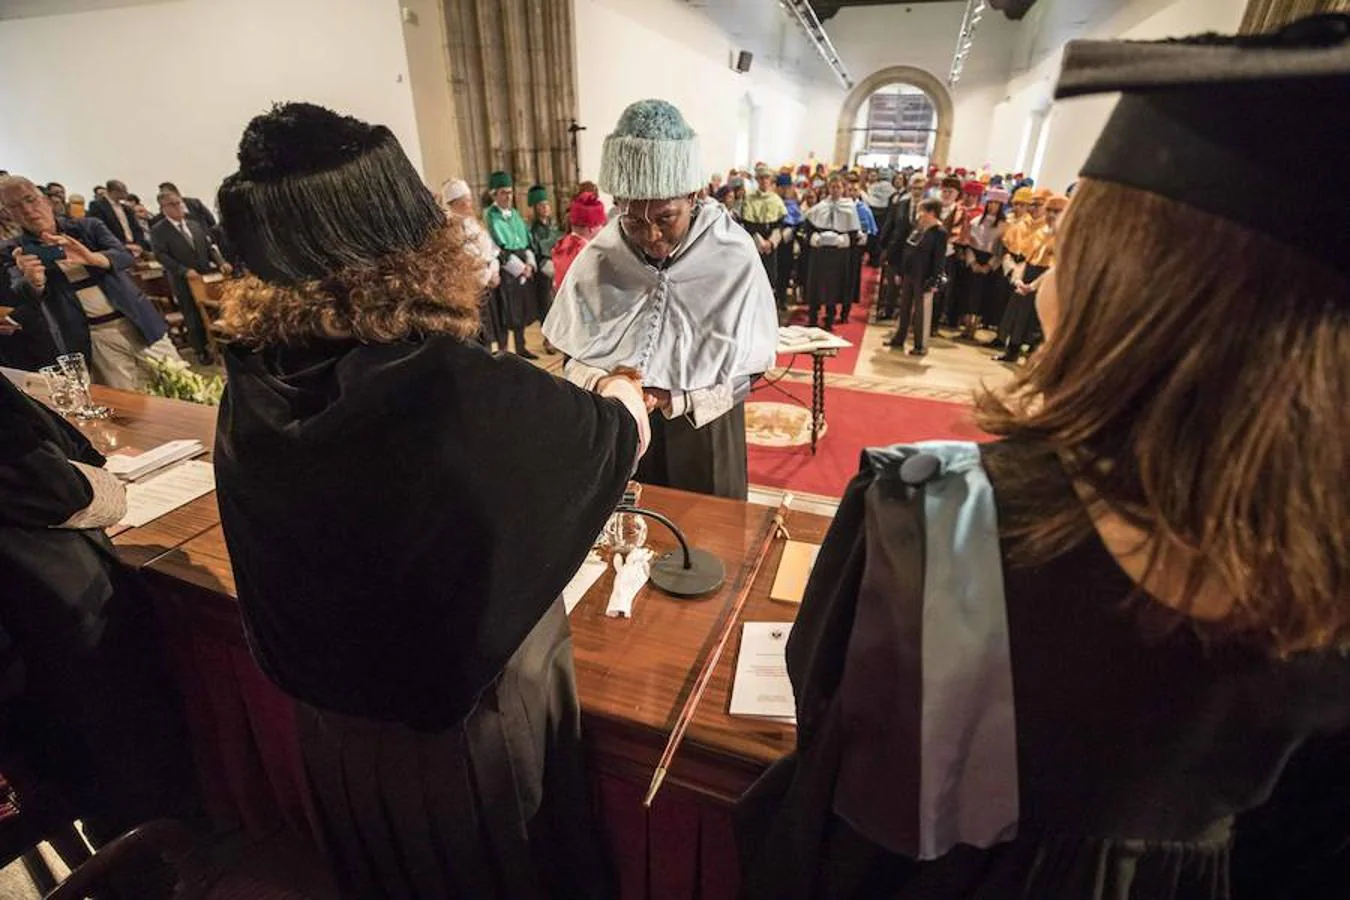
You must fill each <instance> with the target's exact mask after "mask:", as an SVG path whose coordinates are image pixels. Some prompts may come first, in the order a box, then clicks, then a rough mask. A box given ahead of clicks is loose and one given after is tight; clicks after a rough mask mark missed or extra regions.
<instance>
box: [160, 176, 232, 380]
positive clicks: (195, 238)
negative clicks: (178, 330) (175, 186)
mask: <svg viewBox="0 0 1350 900" xmlns="http://www.w3.org/2000/svg"><path fill="white" fill-rule="evenodd" d="M198 202H199V203H200V201H198ZM159 212H160V219H159V222H158V223H157V224H156V225H155V226H154V228H152V229H151V231H150V243H151V246H152V247H153V248H154V251H155V259H157V260H159V262H160V265H162V266H164V273H165V274H166V275H168V276H169V284H170V286H171V287H172V288H173V297H174V299H175V300H176V301H178V309H179V311H180V312H182V314H183V324H184V325H185V326H187V332H188V340H189V341H190V342H191V343H192V349H193V350H194V351H196V353H197V360H198V361H199V362H209V361H210V358H211V353H210V344H209V342H208V341H207V338H206V323H205V322H204V321H202V315H201V310H200V309H199V308H198V307H197V302H196V300H195V299H194V298H193V296H192V282H193V281H200V280H201V277H202V276H203V275H205V274H206V273H208V272H221V273H223V274H225V275H228V274H230V266H229V265H228V264H227V263H226V262H225V260H224V258H223V257H222V256H221V255H220V250H219V249H218V248H217V247H216V245H215V244H213V243H212V242H211V237H210V235H209V234H208V233H207V230H206V228H205V227H204V226H203V225H202V223H201V222H199V221H197V220H195V219H193V218H192V214H191V212H190V211H189V210H188V207H187V200H186V199H185V198H184V197H183V196H181V195H180V194H178V193H177V192H176V191H161V192H160V195H159Z"/></svg>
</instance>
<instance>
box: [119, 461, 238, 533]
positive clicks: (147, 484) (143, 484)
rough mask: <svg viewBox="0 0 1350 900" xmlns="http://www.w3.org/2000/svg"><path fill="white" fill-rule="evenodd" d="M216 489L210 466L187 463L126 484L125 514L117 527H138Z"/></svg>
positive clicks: (212, 470) (214, 475) (213, 473)
mask: <svg viewBox="0 0 1350 900" xmlns="http://www.w3.org/2000/svg"><path fill="white" fill-rule="evenodd" d="M215 489H216V471H215V469H214V468H212V466H211V464H210V463H207V462H200V461H196V460H190V461H188V462H185V463H183V464H182V465H179V466H175V467H174V468H172V469H170V470H169V471H167V472H164V473H163V474H160V475H156V476H155V477H154V478H147V479H146V480H145V481H138V482H135V483H133V484H129V485H127V514H126V516H125V517H124V518H123V519H122V521H121V522H119V523H118V524H119V525H125V526H127V527H128V528H139V527H141V526H142V525H145V524H146V523H148V522H153V521H154V520H155V519H158V518H159V517H160V516H162V515H164V514H166V513H170V512H173V511H174V510H175V509H177V508H178V507H180V506H183V505H184V504H187V503H190V502H192V501H193V500H196V499H197V498H198V497H200V496H202V495H203V494H209V493H210V492H211V491H214V490H215Z"/></svg>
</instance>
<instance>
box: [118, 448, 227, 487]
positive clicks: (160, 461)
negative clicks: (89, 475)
mask: <svg viewBox="0 0 1350 900" xmlns="http://www.w3.org/2000/svg"><path fill="white" fill-rule="evenodd" d="M205 452H206V448H205V447H203V446H202V442H201V441H196V440H183V441H169V442H168V443H167V444H160V445H159V446H158V447H156V448H154V449H153V450H147V451H145V452H144V453H138V454H137V455H135V456H128V455H126V454H124V453H118V454H116V455H114V456H110V457H108V462H107V464H106V465H105V466H104V467H103V468H105V469H107V470H108V471H109V472H111V473H113V474H114V475H116V476H117V477H118V478H121V479H122V480H123V481H139V480H140V479H142V478H144V477H145V476H147V475H149V474H151V473H152V472H157V471H159V470H160V469H163V468H165V467H166V466H171V465H173V464H174V463H176V462H179V461H180V460H184V459H191V458H192V457H194V456H201V455H202V454H203V453H205Z"/></svg>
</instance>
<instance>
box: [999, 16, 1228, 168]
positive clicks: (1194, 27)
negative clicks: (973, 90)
mask: <svg viewBox="0 0 1350 900" xmlns="http://www.w3.org/2000/svg"><path fill="white" fill-rule="evenodd" d="M1246 5H1247V3H1246V0H1105V2H1097V3H1094V4H1091V5H1088V6H1087V7H1085V6H1084V4H1082V3H1081V0H1041V2H1039V3H1037V4H1036V6H1035V7H1034V8H1033V9H1032V12H1031V14H1030V15H1029V16H1028V17H1027V20H1026V21H1025V27H1026V30H1025V31H1023V32H1022V34H1021V39H1020V42H1019V45H1018V47H1017V49H1016V51H1015V53H1016V54H1017V59H1016V60H1015V62H1014V69H1015V70H1014V72H1013V76H1012V78H1011V79H1010V80H1009V82H1008V86H1007V91H1006V94H1005V96H1004V99H1003V100H1002V101H1000V103H999V104H998V106H997V108H996V110H995V113H994V117H993V128H992V129H991V131H990V134H989V145H988V147H989V150H988V152H989V154H990V155H991V156H993V157H994V158H995V160H996V165H995V167H996V168H1015V167H1017V165H1018V161H1017V160H1016V159H1015V158H1014V157H1015V155H1016V153H1017V148H1018V145H1019V142H1020V140H1021V136H1022V134H1023V132H1024V131H1025V129H1026V124H1027V121H1028V120H1029V119H1030V118H1031V117H1032V116H1033V114H1034V113H1035V111H1036V110H1042V111H1047V110H1048V122H1047V124H1046V127H1045V132H1044V140H1045V147H1044V151H1043V158H1042V163H1041V167H1040V171H1039V172H1036V173H1032V174H1036V175H1037V181H1038V183H1039V184H1043V185H1046V186H1047V187H1050V188H1051V189H1052V190H1056V191H1062V190H1064V188H1065V187H1067V186H1068V185H1069V184H1070V183H1071V182H1072V181H1074V180H1075V179H1076V178H1077V175H1078V170H1079V168H1081V167H1082V165H1083V162H1084V161H1085V160H1086V159H1087V155H1088V153H1089V152H1090V151H1091V149H1092V145H1093V143H1095V142H1096V139H1097V135H1098V134H1100V133H1101V130H1102V126H1104V125H1105V124H1106V120H1107V118H1108V117H1109V116H1110V114H1111V110H1112V109H1113V108H1114V107H1115V102H1116V95H1103V96H1100V97H1084V98H1078V99H1073V100H1063V101H1059V102H1053V100H1052V94H1053V91H1054V86H1055V82H1056V80H1057V79H1058V78H1059V69H1060V62H1061V58H1062V55H1063V47H1064V43H1065V42H1066V41H1068V40H1071V39H1073V38H1095V39H1101V40H1111V39H1117V38H1119V39H1129V40H1153V39H1157V38H1165V37H1180V36H1184V35H1189V34H1198V33H1201V32H1205V31H1221V32H1222V31H1226V32H1233V31H1235V30H1236V29H1237V26H1238V24H1239V23H1240V22H1241V20H1242V13H1243V10H1244V9H1245V8H1246ZM1085 9H1086V12H1087V14H1086V15H1085ZM1030 165H1031V164H1030V161H1029V159H1028V162H1027V170H1028V172H1030Z"/></svg>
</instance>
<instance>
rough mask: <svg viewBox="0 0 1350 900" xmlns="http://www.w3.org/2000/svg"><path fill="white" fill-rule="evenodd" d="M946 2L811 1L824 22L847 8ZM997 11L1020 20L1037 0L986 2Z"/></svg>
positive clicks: (886, 0)
mask: <svg viewBox="0 0 1350 900" xmlns="http://www.w3.org/2000/svg"><path fill="white" fill-rule="evenodd" d="M942 2H945V0H811V5H812V6H814V7H815V9H816V15H817V16H819V17H820V21H822V22H824V21H826V20H828V19H832V18H834V16H835V15H837V14H838V12H839V10H841V9H843V8H844V7H846V6H919V5H920V4H924V3H942ZM986 2H988V4H989V5H990V6H991V7H993V8H994V9H996V10H999V11H1001V12H1002V13H1003V14H1004V15H1005V16H1007V17H1008V18H1010V19H1020V18H1022V17H1023V16H1025V15H1026V14H1027V11H1028V10H1029V9H1031V7H1033V6H1035V5H1036V0H986Z"/></svg>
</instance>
